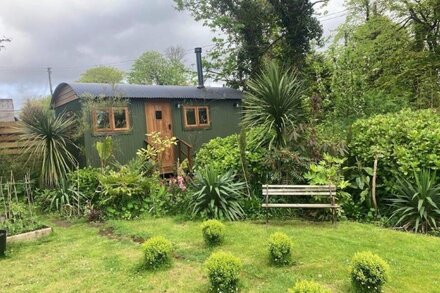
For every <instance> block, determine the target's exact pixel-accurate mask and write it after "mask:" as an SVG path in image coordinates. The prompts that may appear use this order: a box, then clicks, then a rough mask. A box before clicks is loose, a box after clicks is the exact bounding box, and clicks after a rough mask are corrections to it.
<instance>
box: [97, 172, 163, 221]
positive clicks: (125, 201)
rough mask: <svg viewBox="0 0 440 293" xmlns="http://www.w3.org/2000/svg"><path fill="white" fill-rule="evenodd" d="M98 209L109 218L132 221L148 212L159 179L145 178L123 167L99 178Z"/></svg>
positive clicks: (157, 187)
mask: <svg viewBox="0 0 440 293" xmlns="http://www.w3.org/2000/svg"><path fill="white" fill-rule="evenodd" d="M98 179H99V184H100V190H99V196H98V207H99V208H101V209H102V210H103V211H104V214H105V216H106V217H108V218H123V219H132V218H135V217H138V216H139V215H140V214H141V213H143V212H147V211H148V207H149V203H150V198H149V196H150V195H151V194H152V193H154V192H157V191H158V189H159V183H158V178H157V177H150V178H147V177H144V176H143V175H142V174H141V173H140V172H138V171H136V170H132V169H129V168H127V166H122V167H121V168H120V169H119V170H118V171H113V170H110V171H108V172H107V173H105V174H102V175H100V176H99V177H98Z"/></svg>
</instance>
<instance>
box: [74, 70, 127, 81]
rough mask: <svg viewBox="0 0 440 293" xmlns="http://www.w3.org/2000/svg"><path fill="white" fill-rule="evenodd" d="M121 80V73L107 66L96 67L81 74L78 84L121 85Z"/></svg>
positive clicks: (122, 75) (122, 77)
mask: <svg viewBox="0 0 440 293" xmlns="http://www.w3.org/2000/svg"><path fill="white" fill-rule="evenodd" d="M123 79H124V72H123V71H121V70H119V69H117V68H114V67H109V66H97V67H93V68H89V69H87V70H86V71H85V72H83V73H82V74H81V77H80V78H79V79H78V82H86V83H92V82H96V83H109V84H116V83H121V82H122V80H123Z"/></svg>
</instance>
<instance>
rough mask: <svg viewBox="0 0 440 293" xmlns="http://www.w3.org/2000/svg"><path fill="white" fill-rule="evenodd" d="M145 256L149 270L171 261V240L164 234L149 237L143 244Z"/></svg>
mask: <svg viewBox="0 0 440 293" xmlns="http://www.w3.org/2000/svg"><path fill="white" fill-rule="evenodd" d="M142 248H143V250H144V256H145V263H144V264H145V267H146V268H147V269H149V270H154V269H158V268H160V267H163V266H165V265H168V264H170V262H171V253H172V251H173V245H172V243H171V241H169V240H168V239H166V238H165V237H162V236H156V237H153V238H150V239H148V240H147V241H145V242H144V244H142Z"/></svg>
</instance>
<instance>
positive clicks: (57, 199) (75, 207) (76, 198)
mask: <svg viewBox="0 0 440 293" xmlns="http://www.w3.org/2000/svg"><path fill="white" fill-rule="evenodd" d="M36 198H37V200H38V202H39V204H40V206H41V208H42V209H43V211H48V212H49V211H56V212H58V213H59V214H60V215H61V216H64V217H72V216H74V215H77V216H82V215H83V214H84V209H85V207H86V204H87V197H86V196H85V195H84V194H83V193H82V192H81V191H79V190H78V189H77V188H76V187H74V186H70V185H63V186H60V187H59V188H57V189H43V190H41V191H40V192H38V194H37V197H36Z"/></svg>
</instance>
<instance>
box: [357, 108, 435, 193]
mask: <svg viewBox="0 0 440 293" xmlns="http://www.w3.org/2000/svg"><path fill="white" fill-rule="evenodd" d="M350 150H351V155H352V156H353V157H357V158H358V159H359V161H360V162H361V163H362V164H363V165H371V164H372V162H373V160H374V157H375V156H378V157H379V160H378V178H381V179H382V180H383V181H384V183H385V184H386V186H387V187H388V188H391V187H392V186H393V183H392V182H393V179H394V178H395V177H396V176H398V175H399V174H402V173H403V174H404V175H412V173H413V171H419V170H421V169H424V168H427V169H438V168H440V155H438V154H440V116H439V115H438V114H437V113H436V112H435V111H433V110H419V111H411V110H403V111H400V112H398V113H393V114H387V115H378V116H375V117H372V118H369V119H362V120H358V121H356V122H355V123H354V124H353V127H352V139H351V142H350Z"/></svg>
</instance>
